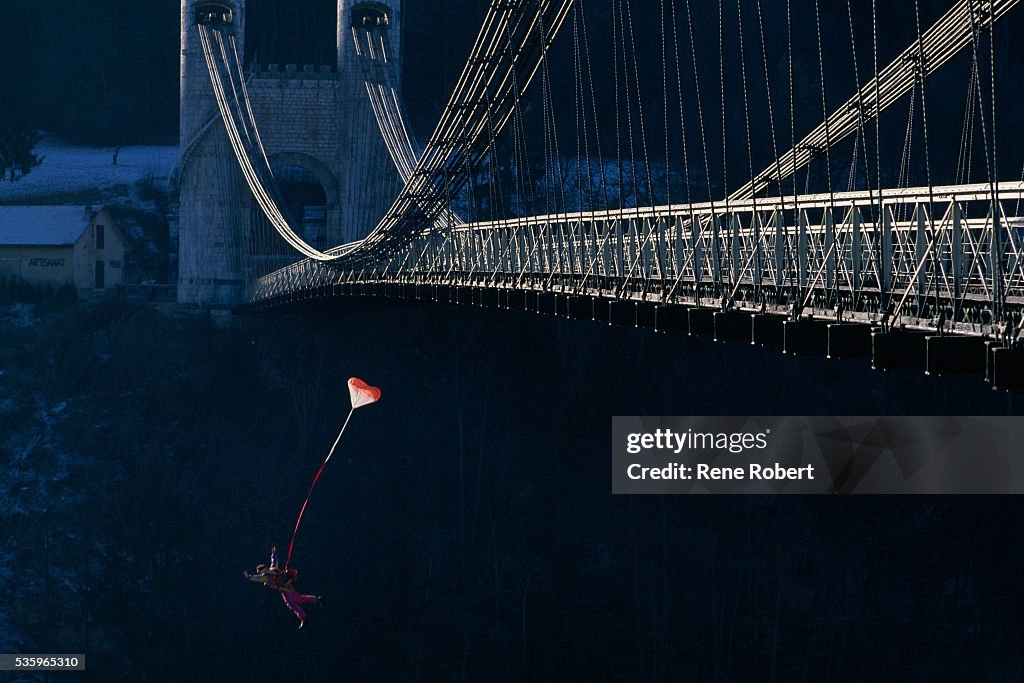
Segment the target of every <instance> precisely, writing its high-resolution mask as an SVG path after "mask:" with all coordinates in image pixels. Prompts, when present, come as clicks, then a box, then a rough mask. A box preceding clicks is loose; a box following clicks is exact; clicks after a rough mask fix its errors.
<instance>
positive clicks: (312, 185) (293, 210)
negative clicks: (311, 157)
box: [274, 166, 334, 250]
mask: <svg viewBox="0 0 1024 683" xmlns="http://www.w3.org/2000/svg"><path fill="white" fill-rule="evenodd" d="M274 177H275V178H276V179H277V186H278V188H280V190H281V195H282V197H283V198H284V203H285V206H287V207H288V211H289V213H290V214H291V216H292V218H293V219H294V220H295V225H294V227H295V228H296V229H297V232H298V233H299V236H300V237H302V239H303V241H304V242H305V243H306V244H308V245H310V246H312V247H315V248H317V249H320V250H323V249H326V248H327V247H329V246H334V245H329V244H327V191H326V190H324V186H323V185H321V184H320V181H319V180H317V178H316V176H314V175H313V174H312V173H310V172H309V171H308V170H306V169H305V168H302V167H301V166H279V167H276V168H274Z"/></svg>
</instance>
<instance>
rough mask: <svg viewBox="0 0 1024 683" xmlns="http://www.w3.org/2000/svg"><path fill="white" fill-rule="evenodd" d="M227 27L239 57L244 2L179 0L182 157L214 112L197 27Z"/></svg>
mask: <svg viewBox="0 0 1024 683" xmlns="http://www.w3.org/2000/svg"><path fill="white" fill-rule="evenodd" d="M200 23H210V24H228V25H230V26H231V27H232V29H233V30H234V34H235V39H236V40H237V41H238V52H239V55H240V56H241V55H242V54H243V53H244V49H245V0H182V2H181V65H180V81H179V88H180V95H181V99H180V110H179V119H178V120H179V125H178V140H179V143H180V150H181V153H182V154H184V153H185V152H186V151H187V150H188V148H189V146H190V145H191V144H192V142H193V141H194V140H195V136H196V134H197V133H198V132H199V131H200V129H202V127H203V126H204V125H205V124H206V122H207V121H208V120H209V119H210V117H211V116H213V115H214V114H215V113H216V112H217V102H216V100H215V99H214V97H213V88H212V87H211V86H210V76H209V74H208V73H207V69H206V59H205V58H204V57H203V46H202V44H201V42H200V40H199V30H198V24H200Z"/></svg>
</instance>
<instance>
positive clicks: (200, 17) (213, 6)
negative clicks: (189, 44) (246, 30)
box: [195, 2, 235, 26]
mask: <svg viewBox="0 0 1024 683" xmlns="http://www.w3.org/2000/svg"><path fill="white" fill-rule="evenodd" d="M195 17H196V23H197V24H207V25H210V26H229V25H231V24H232V23H233V22H234V20H235V13H234V10H233V9H231V6H230V5H225V4H224V3H220V2H204V3H202V4H199V5H196V9H195Z"/></svg>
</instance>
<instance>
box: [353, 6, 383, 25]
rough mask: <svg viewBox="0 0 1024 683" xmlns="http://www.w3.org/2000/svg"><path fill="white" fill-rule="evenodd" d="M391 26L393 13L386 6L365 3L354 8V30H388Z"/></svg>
mask: <svg viewBox="0 0 1024 683" xmlns="http://www.w3.org/2000/svg"><path fill="white" fill-rule="evenodd" d="M390 25H391V13H390V11H389V10H388V8H387V6H386V5H382V4H380V3H378V2H364V3H360V4H359V5H356V6H355V7H353V8H352V28H357V29H363V28H377V29H386V28H388V27H389V26H390Z"/></svg>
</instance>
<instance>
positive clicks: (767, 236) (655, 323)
mask: <svg viewBox="0 0 1024 683" xmlns="http://www.w3.org/2000/svg"><path fill="white" fill-rule="evenodd" d="M997 192H998V197H999V202H998V203H997V204H994V203H993V201H992V196H993V188H992V187H991V186H990V185H987V184H982V185H966V186H952V187H935V188H931V190H929V188H905V189H894V190H883V191H882V192H881V193H879V192H878V191H859V192H846V193H835V194H833V195H829V194H815V195H804V196H797V197H793V196H789V197H785V196H783V197H776V198H770V199H769V198H761V199H751V200H744V201H729V202H728V203H727V202H725V201H722V202H714V203H712V202H708V203H700V204H693V205H679V204H673V205H671V206H653V207H645V208H635V209H620V210H611V211H587V212H576V213H562V214H550V215H541V216H530V217H524V218H513V219H508V220H499V221H489V222H477V223H465V224H460V225H452V226H450V227H449V228H448V229H446V230H441V231H439V230H437V229H436V228H434V229H430V230H425V231H424V232H423V233H422V234H421V235H420V236H418V237H417V238H416V239H415V240H414V241H413V242H412V245H411V246H410V247H408V248H407V249H405V250H404V251H402V252H400V253H394V254H381V255H380V258H379V260H378V261H377V262H376V263H375V264H373V265H366V261H360V262H358V263H352V264H346V262H345V261H341V262H340V263H337V264H323V263H317V262H314V261H311V260H303V261H299V262H297V263H294V264H292V265H289V266H287V267H285V268H282V269H280V270H277V271H276V272H274V273H271V274H270V275H267V276H264V277H262V278H259V279H256V280H254V281H253V283H252V284H251V286H250V288H249V291H248V293H247V298H248V301H249V304H250V305H252V306H255V307H259V308H267V307H274V306H277V305H281V304H286V303H289V302H294V301H301V300H306V299H311V298H318V297H330V296H346V295H370V296H388V297H396V298H416V299H423V300H434V301H442V302H451V303H466V304H469V303H474V304H478V305H484V306H496V307H502V308H507V309H525V310H535V311H537V312H542V313H550V314H556V315H564V316H566V317H570V318H577V319H592V320H599V321H607V322H609V323H611V324H625V325H635V326H639V327H652V328H655V329H658V330H659V331H665V332H667V331H685V332H689V333H690V334H713V335H714V336H715V337H716V338H718V339H721V340H745V341H751V342H753V343H759V344H760V343H780V344H782V345H783V348H784V350H785V351H787V352H792V353H799V352H804V351H822V352H826V353H828V354H829V355H832V356H846V355H862V354H865V353H871V354H873V355H874V360H875V365H876V366H877V367H880V368H882V369H885V368H888V367H899V366H901V365H906V364H910V365H917V364H924V365H926V369H928V370H929V371H930V372H933V373H935V374H946V373H948V372H961V371H984V370H986V369H987V371H988V373H989V374H990V375H991V374H992V373H993V372H994V370H993V368H992V367H991V366H992V364H993V356H994V355H1001V356H1002V357H1003V367H1004V372H1002V373H1000V377H1001V382H1000V384H1001V385H1002V386H1003V387H1009V386H1010V385H1011V384H1013V385H1015V383H1016V382H1017V381H1018V380H1017V378H1018V377H1019V378H1021V382H1022V383H1024V359H1022V358H1020V356H1021V352H1020V351H1019V349H1016V348H1002V349H1001V350H1000V351H998V352H997V351H994V350H993V349H996V348H1001V347H1004V346H1012V345H1014V344H1013V343H1012V339H1015V338H1016V337H1017V336H1018V334H1019V329H1020V326H1021V322H1020V321H1021V319H1022V315H1021V314H1022V312H1024V260H1022V255H1024V250H1022V247H1024V218H1021V217H1019V216H1018V215H1017V214H1018V213H1019V204H1020V201H1021V199H1024V183H1020V182H1011V183H1001V184H1000V185H999V186H998V191H997ZM994 205H998V206H999V209H1000V210H999V211H998V212H997V215H998V221H997V223H996V225H997V228H996V229H995V230H993V227H992V226H993V221H992V219H991V216H992V211H991V209H992V207H993V206H994ZM1008 210H1009V213H1007V211H1008ZM879 216H881V220H879ZM350 247H351V245H347V247H339V248H338V251H339V252H340V251H342V250H343V249H346V248H349V249H350ZM996 255H1001V256H999V257H997V256H996ZM993 273H998V275H997V276H996V277H993ZM883 336H884V339H880V337H883ZM946 349H951V350H949V351H946ZM879 354H881V355H879ZM1011 366H1012V368H1013V372H1012V373H1010V372H1009V370H1006V368H1010V367H1011ZM1011 378H1012V379H1011Z"/></svg>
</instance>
